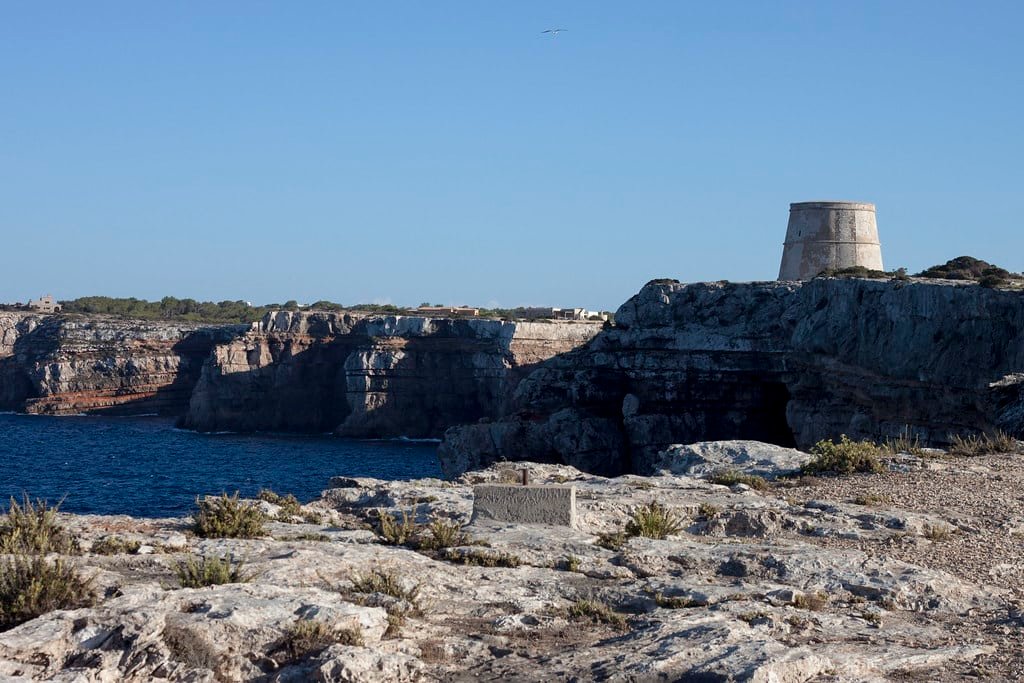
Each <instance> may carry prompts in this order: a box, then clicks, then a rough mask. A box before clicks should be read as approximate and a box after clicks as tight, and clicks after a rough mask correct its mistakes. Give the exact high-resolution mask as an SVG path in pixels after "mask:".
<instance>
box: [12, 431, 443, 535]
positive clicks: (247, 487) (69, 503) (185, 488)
mask: <svg viewBox="0 0 1024 683" xmlns="http://www.w3.org/2000/svg"><path fill="white" fill-rule="evenodd" d="M436 451H437V446H436V444H433V443H413V442H407V441H359V440H354V439H339V438H333V437H329V436H295V435H281V434H256V435H252V434H196V433H194V432H188V431H183V430H179V429H175V428H174V423H173V421H171V420H168V419H164V418H155V417H154V418H147V417H135V418H103V417H39V416H32V415H10V414H6V415H5V414H0V502H3V503H5V504H4V505H3V506H2V508H3V509H6V501H7V500H8V497H9V496H12V495H13V496H17V497H20V496H21V495H22V493H23V492H27V493H28V494H29V495H30V496H31V497H33V498H46V499H49V500H50V501H56V500H59V499H60V498H62V497H63V498H64V504H63V506H62V507H61V509H62V510H65V511H67V512H79V513H97V514H128V515H134V516H142V517H163V516H177V515H184V514H187V513H188V511H189V510H190V509H191V507H192V503H193V501H194V500H195V496H196V494H200V493H220V492H221V491H227V492H229V493H230V492H233V491H236V490H237V491H240V492H241V494H242V495H243V496H252V495H254V494H256V493H257V492H258V491H259V490H260V488H272V489H274V490H275V491H277V492H279V493H294V494H295V495H296V496H297V497H298V498H299V500H301V501H303V502H305V501H308V500H310V499H312V498H315V497H316V496H317V495H319V493H320V491H322V490H323V489H324V488H326V487H327V482H328V480H329V479H330V478H331V477H332V476H338V475H347V476H363V477H378V478H381V479H415V478H418V477H436V476H440V467H439V466H438V463H437V456H436Z"/></svg>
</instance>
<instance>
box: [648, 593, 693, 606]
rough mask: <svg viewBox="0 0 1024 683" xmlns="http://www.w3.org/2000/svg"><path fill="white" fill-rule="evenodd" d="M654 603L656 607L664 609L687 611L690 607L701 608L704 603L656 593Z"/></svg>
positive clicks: (688, 598)
mask: <svg viewBox="0 0 1024 683" xmlns="http://www.w3.org/2000/svg"><path fill="white" fill-rule="evenodd" d="M654 602H655V604H657V605H658V607H662V608H664V609H687V608H690V607H703V606H704V605H705V603H702V602H700V601H698V600H694V599H693V598H691V597H689V596H686V595H665V594H664V593H661V592H658V593H655V594H654Z"/></svg>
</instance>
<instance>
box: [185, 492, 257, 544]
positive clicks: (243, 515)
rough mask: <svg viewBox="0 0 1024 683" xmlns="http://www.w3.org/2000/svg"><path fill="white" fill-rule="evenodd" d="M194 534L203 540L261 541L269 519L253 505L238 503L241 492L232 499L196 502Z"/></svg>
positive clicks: (198, 500)
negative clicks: (248, 539) (233, 539)
mask: <svg viewBox="0 0 1024 683" xmlns="http://www.w3.org/2000/svg"><path fill="white" fill-rule="evenodd" d="M196 507H197V508H198V509H197V511H196V512H194V513H193V515H192V517H193V520H194V525H193V530H194V531H195V533H196V535H197V536H202V537H203V538H260V537H261V536H266V534H267V532H266V529H265V528H264V524H266V521H267V516H266V515H265V514H263V511H262V510H260V508H259V507H258V506H257V505H255V504H254V503H245V502H242V501H240V500H238V492H237V491H236V492H235V493H234V495H232V496H229V495H228V494H226V493H222V494H221V495H219V496H207V497H205V498H196Z"/></svg>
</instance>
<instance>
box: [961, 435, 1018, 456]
mask: <svg viewBox="0 0 1024 683" xmlns="http://www.w3.org/2000/svg"><path fill="white" fill-rule="evenodd" d="M949 441H950V443H949V454H950V455H960V456H968V457H970V456H976V455H995V454H997V453H1016V452H1017V451H1018V450H1019V445H1018V443H1017V440H1016V439H1015V438H1013V437H1012V436H1010V435H1009V434H1007V433H1006V432H1002V431H997V432H995V433H993V434H982V435H980V436H978V435H969V436H960V435H959V434H953V435H952V436H950V437H949Z"/></svg>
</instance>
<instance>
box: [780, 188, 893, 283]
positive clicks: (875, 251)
mask: <svg viewBox="0 0 1024 683" xmlns="http://www.w3.org/2000/svg"><path fill="white" fill-rule="evenodd" d="M852 266H864V267H865V268H869V269H871V270H882V247H881V244H879V242H878V226H877V225H876V224H875V205H874V204H866V203H863V202H799V203H796V204H790V205H789V227H788V228H787V229H786V243H785V245H784V246H783V248H782V267H781V268H779V279H780V280H810V279H811V278H813V277H815V276H816V275H818V274H819V273H821V271H823V270H828V269H830V268H831V269H835V270H838V269H840V268H850V267H852Z"/></svg>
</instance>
